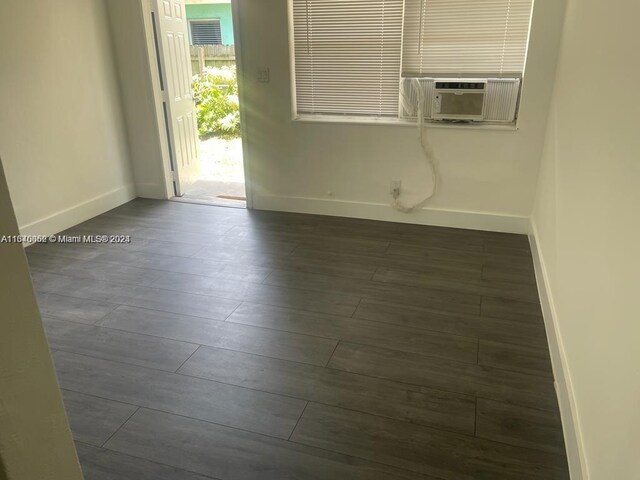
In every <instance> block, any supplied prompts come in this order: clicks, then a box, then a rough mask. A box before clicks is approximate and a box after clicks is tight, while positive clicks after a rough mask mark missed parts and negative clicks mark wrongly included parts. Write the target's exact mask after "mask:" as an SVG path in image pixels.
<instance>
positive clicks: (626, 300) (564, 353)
mask: <svg viewBox="0 0 640 480" xmlns="http://www.w3.org/2000/svg"><path fill="white" fill-rule="evenodd" d="M639 18H640V3H638V2H635V1H626V0H611V1H609V2H602V1H600V0H569V3H568V9H567V16H566V19H567V21H566V25H565V28H564V38H563V43H562V49H561V54H560V55H561V56H560V62H559V65H558V76H557V81H556V85H555V92H554V95H553V100H552V109H551V113H550V121H549V128H548V133H547V140H546V145H545V149H544V155H543V161H542V168H541V173H540V180H539V186H538V194H537V200H536V203H535V209H534V212H533V221H532V225H533V235H534V236H535V238H534V240H535V243H537V246H538V252H537V253H538V254H539V256H540V258H541V263H540V264H539V265H538V267H539V270H541V272H540V273H545V274H546V277H545V278H544V280H545V282H544V283H543V284H542V285H541V286H542V288H543V292H542V293H543V297H549V302H548V303H547V302H545V305H544V307H545V310H546V312H545V314H546V315H545V320H546V321H547V323H548V326H549V328H548V330H549V334H550V337H551V343H552V355H553V356H554V358H553V361H554V370H555V373H556V378H557V379H558V383H559V385H558V387H559V389H558V393H559V399H560V404H561V408H562V414H563V423H564V425H565V435H567V436H568V438H567V446H568V449H569V454H570V461H571V467H572V473H573V475H574V476H573V478H575V479H578V478H582V477H581V476H580V470H582V473H583V475H584V478H589V479H590V480H614V479H615V480H631V479H637V478H640V455H638V453H639V452H640V347H639V346H638V339H639V338H640V321H639V320H640V312H639V310H640V309H639V308H638V293H639V292H640V274H639V267H640V249H639V245H640V213H639V209H640V122H639V121H638V111H639V110H640V90H639V89H638V88H636V86H635V82H636V81H637V79H638V78H640V61H639V60H638V59H639V58H640V57H639V52H638V46H639V43H638V37H637V25H638V19H639ZM609 79H616V80H615V81H613V82H612V83H610V84H609V83H608V80H609ZM539 280H542V278H541V277H539ZM556 338H557V340H556ZM567 427H569V428H567ZM574 429H575V435H574V431H572V430H574ZM578 453H580V454H581V455H582V458H581V459H580V458H578Z"/></svg>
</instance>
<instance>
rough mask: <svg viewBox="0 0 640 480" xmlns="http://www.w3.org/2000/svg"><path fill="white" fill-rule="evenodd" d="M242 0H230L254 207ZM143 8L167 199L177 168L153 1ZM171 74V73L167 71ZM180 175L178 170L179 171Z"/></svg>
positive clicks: (247, 178)
mask: <svg viewBox="0 0 640 480" xmlns="http://www.w3.org/2000/svg"><path fill="white" fill-rule="evenodd" d="M239 1H240V0H231V18H232V21H233V37H234V49H235V54H236V71H237V75H238V103H239V111H240V136H241V141H242V164H243V168H244V182H245V191H246V197H247V201H246V203H247V209H251V208H253V189H252V183H251V168H250V161H249V142H248V138H247V130H248V129H247V125H246V118H247V114H246V111H247V110H246V107H245V103H246V102H245V85H246V83H245V79H246V75H245V70H244V64H243V62H242V48H241V45H240V42H241V38H242V35H241V32H240V25H241V22H240V8H239ZM139 2H140V6H141V9H142V19H143V28H144V32H145V37H146V40H147V42H146V43H147V58H148V60H149V73H150V77H151V88H152V90H153V99H154V104H155V110H156V123H157V127H158V137H157V138H158V141H159V142H160V151H161V152H162V156H161V158H159V159H158V162H160V163H161V169H162V173H163V175H162V177H163V180H164V187H165V194H166V198H167V199H170V198H172V197H174V196H175V194H176V191H175V186H174V173H173V172H174V171H175V170H174V169H173V166H172V164H171V162H172V160H171V154H170V152H169V134H168V130H167V125H166V122H165V117H164V107H163V101H164V100H163V95H162V88H161V83H160V65H159V59H160V58H159V52H158V51H157V50H156V36H155V28H154V24H153V23H152V12H153V6H152V3H153V1H152V0H139ZM167 73H168V72H167ZM176 174H177V173H176Z"/></svg>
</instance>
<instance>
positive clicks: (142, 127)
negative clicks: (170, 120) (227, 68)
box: [107, 0, 173, 198]
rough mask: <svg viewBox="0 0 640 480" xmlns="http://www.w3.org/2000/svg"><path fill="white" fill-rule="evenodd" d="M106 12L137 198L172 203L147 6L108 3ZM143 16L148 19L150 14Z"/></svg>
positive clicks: (122, 0) (130, 1) (133, 1)
mask: <svg viewBox="0 0 640 480" xmlns="http://www.w3.org/2000/svg"><path fill="white" fill-rule="evenodd" d="M146 4H147V5H148V0H146ZM107 10H108V12H109V24H110V28H111V38H112V45H113V51H114V54H115V58H116V65H117V70H118V78H119V82H120V91H121V92H122V101H123V108H124V115H125V120H126V122H125V123H126V125H127V132H128V138H129V147H130V153H131V163H132V166H133V174H134V179H135V185H136V193H137V195H138V196H140V197H146V198H168V197H169V196H172V195H173V186H172V184H171V183H170V181H167V180H165V178H167V177H168V175H169V173H170V168H169V166H168V165H163V163H162V159H163V155H167V156H168V151H166V152H163V147H165V146H166V145H167V140H166V136H165V135H163V130H162V129H163V128H164V119H162V118H160V119H159V118H158V115H157V112H156V104H155V98H154V93H153V89H152V88H151V85H152V83H153V82H159V75H158V69H157V64H156V63H153V64H150V58H149V55H148V49H147V37H146V35H145V29H144V28H143V23H144V20H145V19H144V17H143V2H142V1H140V0H107ZM144 13H149V12H148V9H145V12H144ZM146 20H147V22H149V21H150V19H149V18H146ZM148 26H149V27H150V26H151V24H150V23H149V24H148ZM152 52H153V50H152ZM165 149H166V148H165ZM167 187H170V188H167Z"/></svg>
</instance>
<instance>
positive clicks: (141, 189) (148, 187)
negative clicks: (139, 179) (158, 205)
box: [136, 183, 167, 200]
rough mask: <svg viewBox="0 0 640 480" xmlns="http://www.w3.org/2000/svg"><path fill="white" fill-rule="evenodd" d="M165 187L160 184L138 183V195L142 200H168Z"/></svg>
mask: <svg viewBox="0 0 640 480" xmlns="http://www.w3.org/2000/svg"><path fill="white" fill-rule="evenodd" d="M165 190H166V189H165V186H164V185H160V184H158V183H136V195H137V196H138V197H140V198H152V199H154V200H167V192H166V191H165Z"/></svg>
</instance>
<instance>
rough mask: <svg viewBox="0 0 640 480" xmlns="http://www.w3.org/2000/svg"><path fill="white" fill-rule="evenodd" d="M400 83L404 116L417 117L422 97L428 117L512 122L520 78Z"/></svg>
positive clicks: (435, 119) (405, 79)
mask: <svg viewBox="0 0 640 480" xmlns="http://www.w3.org/2000/svg"><path fill="white" fill-rule="evenodd" d="M400 84H401V101H400V112H399V116H400V118H403V119H416V117H417V115H418V102H419V98H421V97H422V98H423V99H424V105H423V110H424V118H425V120H434V121H465V122H493V123H513V121H514V120H515V118H516V109H517V105H518V95H519V93H520V79H519V78H484V79H473V78H455V79H452V78H427V77H423V78H418V79H416V78H403V79H402V81H401V83H400ZM418 88H419V89H420V90H421V91H416V89H418Z"/></svg>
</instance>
